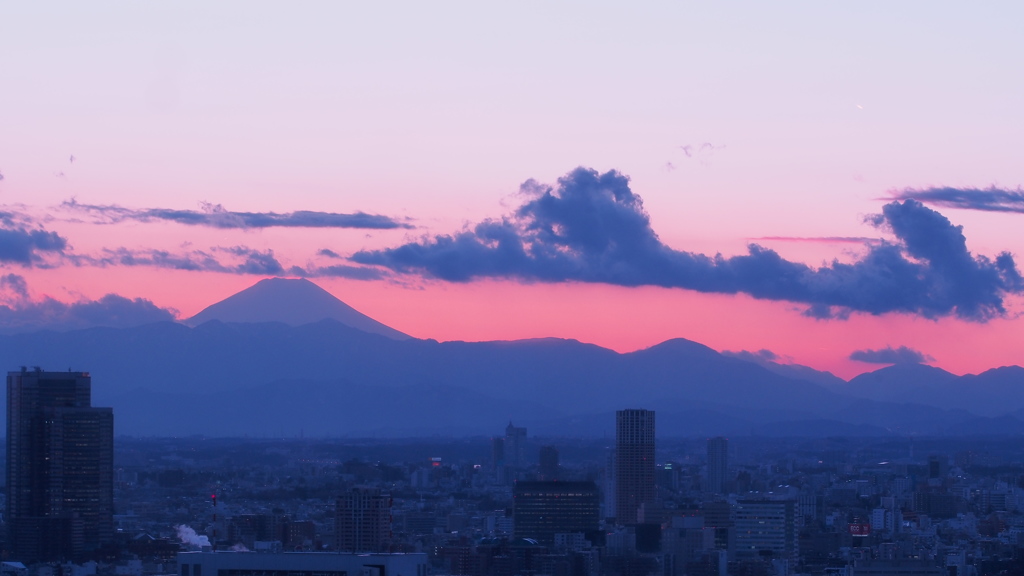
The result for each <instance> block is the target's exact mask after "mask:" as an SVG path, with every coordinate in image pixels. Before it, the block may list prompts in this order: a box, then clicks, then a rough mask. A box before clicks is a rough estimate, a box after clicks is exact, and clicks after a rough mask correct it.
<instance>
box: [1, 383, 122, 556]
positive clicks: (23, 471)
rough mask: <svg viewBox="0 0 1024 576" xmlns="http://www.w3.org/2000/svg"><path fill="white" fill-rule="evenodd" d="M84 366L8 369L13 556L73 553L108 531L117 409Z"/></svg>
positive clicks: (102, 539)
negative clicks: (95, 391) (95, 398)
mask: <svg viewBox="0 0 1024 576" xmlns="http://www.w3.org/2000/svg"><path fill="white" fill-rule="evenodd" d="M91 396H92V379H91V378H90V376H89V374H88V373H87V372H44V371H42V370H41V369H39V368H36V369H35V370H32V371H29V370H27V369H25V368H22V369H21V371H20V372H9V373H8V374H7V517H8V549H9V551H10V553H11V558H12V559H16V560H18V561H22V562H38V561H50V560H76V559H79V558H82V557H83V556H84V555H87V554H88V553H89V552H91V551H94V550H96V549H98V548H100V547H101V546H103V545H104V544H107V543H109V542H110V541H111V539H112V538H113V512H114V482H113V477H114V414H113V411H112V410H111V409H110V408H95V407H93V406H92V405H91V402H92V400H91Z"/></svg>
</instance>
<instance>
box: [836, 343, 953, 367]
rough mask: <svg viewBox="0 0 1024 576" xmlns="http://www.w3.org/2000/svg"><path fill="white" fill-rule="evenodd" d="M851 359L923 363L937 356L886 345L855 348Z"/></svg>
mask: <svg viewBox="0 0 1024 576" xmlns="http://www.w3.org/2000/svg"><path fill="white" fill-rule="evenodd" d="M850 360H856V361H857V362H867V363H869V364H921V363H922V362H931V361H933V360H935V358H932V357H931V356H929V355H927V354H925V353H924V352H921V351H919V350H914V349H913V348H908V347H906V346H900V347H899V348H893V347H892V346H886V347H885V348H879V349H877V350H871V349H867V350H854V351H853V352H851V353H850Z"/></svg>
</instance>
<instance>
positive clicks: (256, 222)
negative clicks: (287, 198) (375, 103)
mask: <svg viewBox="0 0 1024 576" xmlns="http://www.w3.org/2000/svg"><path fill="white" fill-rule="evenodd" d="M61 208H64V209H66V210H70V211H73V212H78V213H84V214H88V215H90V216H92V217H93V218H95V219H96V220H97V221H98V222H101V223H105V224H115V223H117V222H123V221H125V220H134V221H137V222H153V221H168V222H177V223H179V224H185V225H188V226H208V227H211V228H241V229H248V228H271V227H285V228H367V229H375V230H386V229H394V228H412V226H410V225H408V224H405V223H402V222H398V221H396V220H394V219H393V218H389V217H387V216H380V215H377V214H364V213H362V212H355V213H353V214H339V213H335V212H313V211H310V210H299V211H297V212H288V213H284V214H278V213H276V212H230V211H228V210H226V209H225V208H224V207H223V206H221V205H220V204H210V203H203V205H202V210H170V209H166V208H144V209H133V208H125V207H123V206H117V205H92V204H81V203H79V202H78V201H76V200H75V199H71V200H66V201H64V202H63V203H61Z"/></svg>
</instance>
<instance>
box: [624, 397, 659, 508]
mask: <svg viewBox="0 0 1024 576" xmlns="http://www.w3.org/2000/svg"><path fill="white" fill-rule="evenodd" d="M654 468H655V467H654V411H653V410H642V409H631V410H619V411H617V412H616V413H615V520H616V521H617V522H618V523H619V524H636V523H637V518H638V512H639V510H640V508H641V507H650V506H651V505H653V504H654V501H655V498H656V495H657V492H656V490H657V488H656V486H655V476H654V471H655V470H654Z"/></svg>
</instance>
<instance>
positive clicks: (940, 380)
mask: <svg viewBox="0 0 1024 576" xmlns="http://www.w3.org/2000/svg"><path fill="white" fill-rule="evenodd" d="M956 379H957V376H956V374H951V373H949V372H946V371H945V370H943V369H941V368H935V367H934V366H928V365H927V364H909V363H908V364H894V365H892V366H887V367H885V368H881V369H879V370H875V371H874V372H867V373H864V374H861V375H860V376H857V377H856V378H853V379H852V380H850V381H849V382H848V383H847V384H846V385H845V386H842V387H839V388H834V390H837V391H839V392H841V393H843V394H846V395H849V396H857V397H859V398H871V399H872V400H881V401H885V402H898V403H907V402H909V403H917V404H929V405H935V404H933V403H932V401H933V400H934V399H935V395H936V394H937V393H938V392H939V390H941V389H942V387H943V385H945V384H948V383H950V382H952V381H953V380H956ZM943 407H948V408H953V407H956V405H947V404H943Z"/></svg>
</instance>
